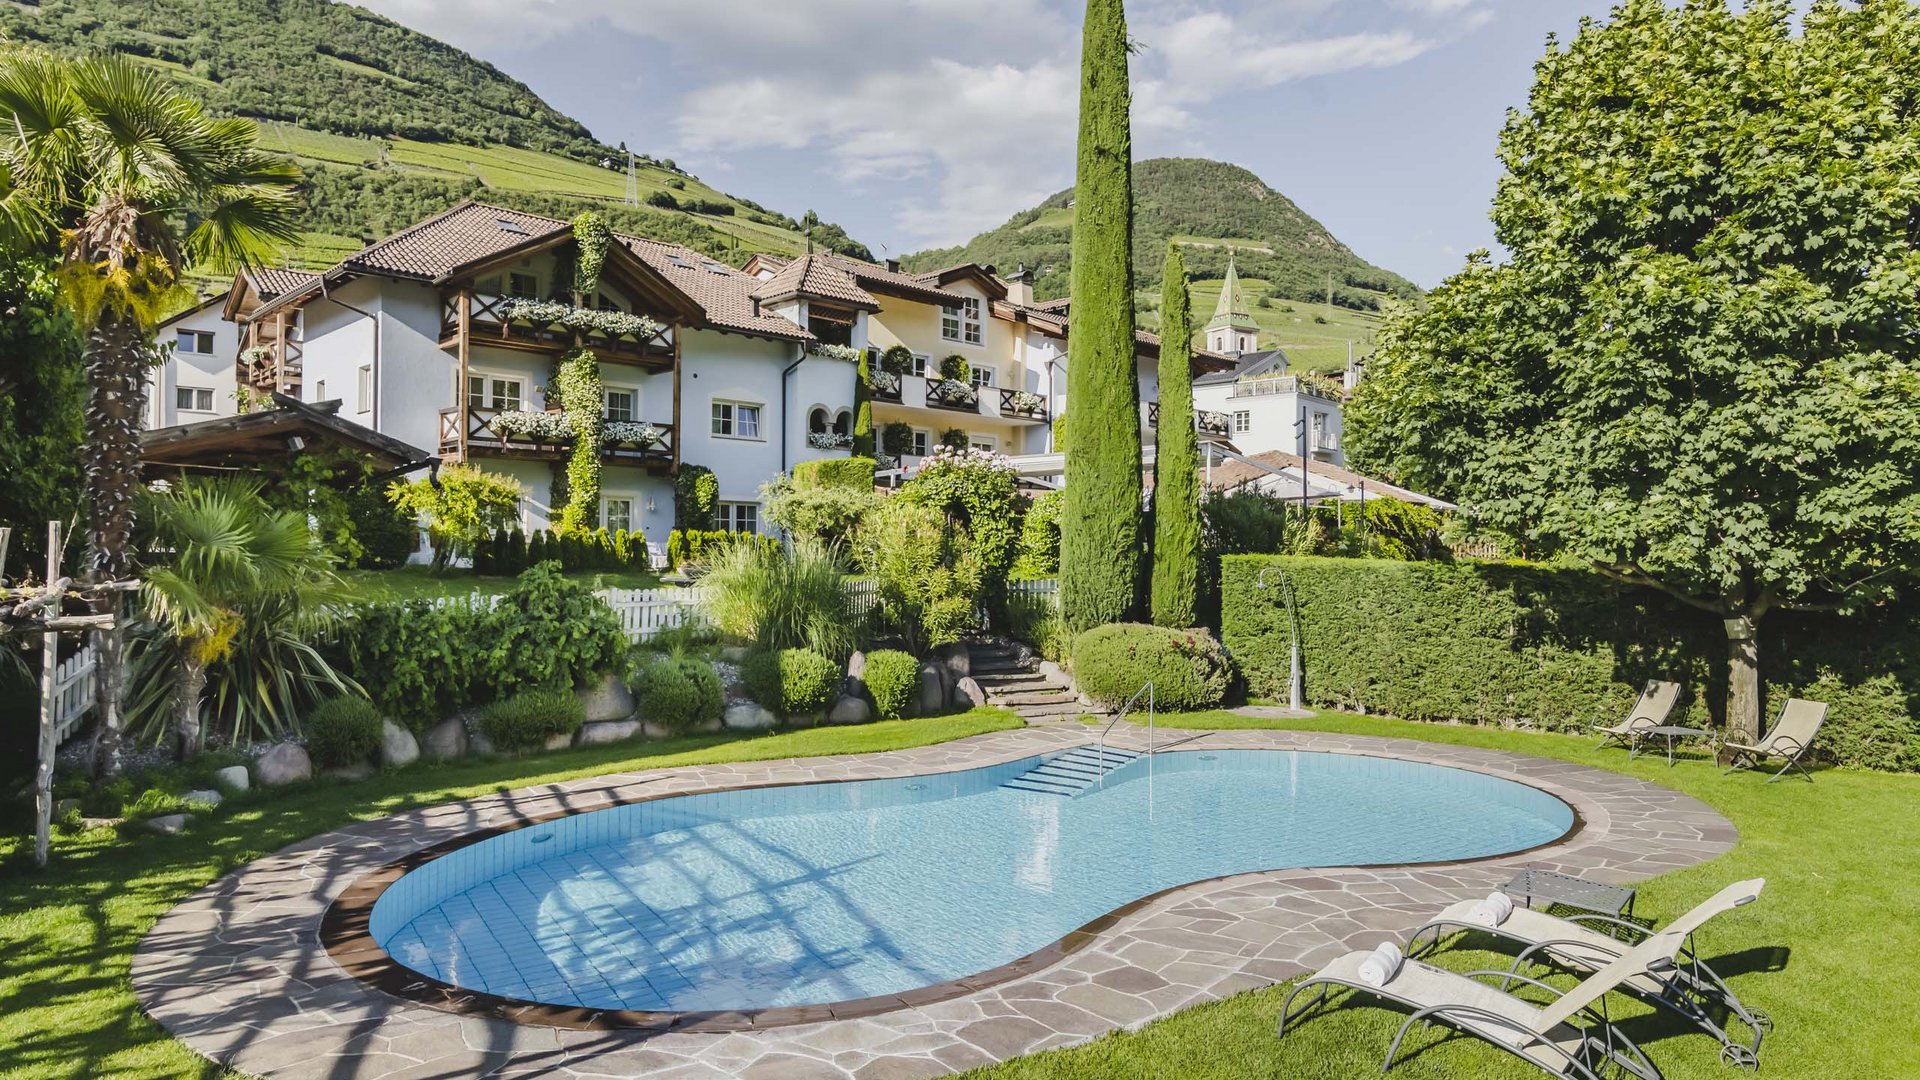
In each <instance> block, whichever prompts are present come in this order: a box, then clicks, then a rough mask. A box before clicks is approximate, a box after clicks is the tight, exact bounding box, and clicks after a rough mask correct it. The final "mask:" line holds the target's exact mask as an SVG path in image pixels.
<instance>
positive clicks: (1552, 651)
mask: <svg viewBox="0 0 1920 1080" xmlns="http://www.w3.org/2000/svg"><path fill="white" fill-rule="evenodd" d="M1270 567H1271V568H1278V569H1281V570H1284V571H1285V572H1286V574H1287V577H1288V579H1289V580H1290V581H1291V582H1292V584H1293V588H1294V593H1295V596H1296V599H1297V601H1298V607H1299V612H1300V621H1301V639H1302V645H1303V647H1304V651H1305V660H1306V680H1305V681H1306V696H1307V701H1308V702H1309V703H1310V704H1313V705H1316V706H1320V707H1327V708H1344V709H1358V708H1364V709H1366V710H1367V711H1369V712H1377V713H1384V714H1386V715H1389V716H1397V717H1400V718H1402V719H1408V720H1444V721H1453V722H1465V723H1479V724H1502V725H1507V726H1517V727H1531V728H1541V729H1545V730H1557V731H1576V730H1580V729H1582V728H1584V727H1585V726H1586V725H1588V724H1591V723H1594V722H1596V721H1613V720H1618V719H1619V718H1620V717H1621V716H1623V715H1625V712H1626V709H1627V708H1628V706H1630V705H1631V704H1632V703H1633V699H1634V696H1635V694H1637V693H1638V691H1639V688H1640V686H1641V685H1643V684H1644V683H1645V682H1646V681H1647V680H1648V679H1656V678H1657V679H1677V680H1679V681H1680V683H1681V684H1682V686H1683V687H1685V696H1684V697H1683V698H1682V705H1681V707H1680V708H1679V709H1678V710H1677V711H1676V713H1675V719H1676V721H1677V722H1680V723H1692V724H1696V725H1702V726H1704V725H1715V724H1719V723H1721V722H1722V721H1723V719H1724V712H1723V710H1724V707H1725V701H1726V680H1725V667H1726V649H1727V645H1726V639H1725V637H1724V634H1723V632H1722V630H1721V627H1720V625H1719V623H1718V622H1717V621H1715V620H1714V618H1713V617H1712V616H1711V615H1709V614H1706V613H1703V612H1698V611H1695V610H1694V609H1692V608H1689V607H1686V606H1684V605H1682V604H1681V603H1680V602H1679V601H1676V600H1673V599H1671V598H1669V597H1667V596H1666V595H1665V594H1663V593H1659V592H1657V591H1655V590H1652V589H1643V588H1638V587H1634V586H1629V585H1623V584H1621V583H1619V582H1616V581H1612V580H1610V579H1608V578H1605V577H1602V576H1601V575H1599V574H1596V573H1593V572H1590V571H1586V570H1580V569H1571V568H1549V567H1543V566H1535V565H1527V564H1520V563H1440V562H1397V561H1388V560H1383V559H1326V558H1298V557H1289V556H1269V557H1256V556H1238V557H1228V558H1227V559H1226V560H1224V565H1223V569H1222V591H1223V604H1222V620H1221V626H1222V631H1223V636H1224V638H1225V641H1226V644H1227V647H1228V648H1230V649H1231V650H1232V651H1233V655H1234V657H1235V659H1236V660H1238V662H1239V663H1240V666H1241V670H1242V672H1243V673H1244V674H1245V676H1246V680H1247V684H1248V690H1249V692H1250V693H1252V694H1255V695H1258V696H1262V697H1282V696H1284V695H1285V693H1286V680H1287V664H1288V647H1289V638H1288V631H1287V618H1286V610H1285V608H1284V607H1282V606H1281V605H1280V603H1279V602H1278V597H1279V593H1278V591H1277V588H1270V589H1267V590H1259V589H1256V588H1255V587H1254V585H1255V582H1256V580H1257V579H1258V577H1259V574H1260V572H1261V571H1262V570H1265V569H1268V568H1270ZM1268 577H1269V584H1270V585H1272V584H1274V582H1273V575H1271V574H1269V575H1268ZM1913 611H1914V608H1913V606H1912V605H1911V604H1910V603H1897V604H1888V605H1886V606H1884V607H1882V608H1879V609H1875V610H1872V611H1869V612H1866V613H1863V614H1859V615H1853V616H1839V615H1830V614H1809V613H1797V612H1776V613H1774V614H1772V615H1769V616H1767V618H1766V620H1764V621H1763V622H1762V623H1761V631H1760V633H1761V639H1760V664H1761V674H1762V676H1763V678H1764V680H1765V683H1766V696H1767V711H1768V719H1769V720H1770V719H1771V717H1772V715H1773V714H1775V713H1777V712H1778V710H1779V707H1780V703H1781V702H1783V701H1785V700H1786V699H1787V698H1788V697H1802V698H1808V699H1811V700H1814V701H1824V702H1826V703H1827V704H1828V706H1829V707H1830V711H1829V713H1828V718H1827V725H1826V727H1825V728H1824V729H1823V730H1822V731H1821V733H1820V739H1819V742H1818V744H1817V746H1816V751H1817V752H1818V753H1820V754H1821V755H1822V756H1825V757H1828V758H1830V759H1832V760H1834V761H1836V762H1839V763H1840V764H1843V765H1855V766H1861V767H1866V768H1876V769H1899V770H1915V769H1920V719H1916V717H1915V713H1914V710H1913V708H1912V707H1911V704H1910V703H1911V702H1912V701H1914V700H1917V699H1920V622H1916V620H1915V618H1914V616H1913V614H1912V612H1913Z"/></svg>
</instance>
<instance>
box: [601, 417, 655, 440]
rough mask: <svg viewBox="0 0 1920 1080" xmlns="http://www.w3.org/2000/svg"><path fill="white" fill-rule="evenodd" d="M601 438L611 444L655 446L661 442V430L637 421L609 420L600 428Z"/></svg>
mask: <svg viewBox="0 0 1920 1080" xmlns="http://www.w3.org/2000/svg"><path fill="white" fill-rule="evenodd" d="M600 437H601V439H602V440H604V441H605V442H609V443H631V444H634V445H636V446H654V445H657V444H658V443H659V442H660V429H658V428H656V427H654V426H653V425H652V424H647V423H642V422H640V421H636V420H609V421H607V422H606V423H604V424H602V425H601V426H600Z"/></svg>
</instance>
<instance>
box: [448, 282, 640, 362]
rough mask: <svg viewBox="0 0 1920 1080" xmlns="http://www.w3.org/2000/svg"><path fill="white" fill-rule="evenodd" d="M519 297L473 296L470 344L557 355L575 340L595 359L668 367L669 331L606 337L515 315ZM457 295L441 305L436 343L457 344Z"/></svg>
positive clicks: (594, 330)
mask: <svg viewBox="0 0 1920 1080" xmlns="http://www.w3.org/2000/svg"><path fill="white" fill-rule="evenodd" d="M519 300H520V298H518V297H511V296H491V295H486V294H481V293H475V294H474V295H473V297H472V304H473V306H472V308H471V309H470V310H469V312H468V320H469V323H470V325H471V327H472V337H471V340H472V342H473V343H475V344H483V345H484V344H487V343H489V341H492V342H497V343H499V344H502V345H506V346H509V347H513V348H522V349H536V350H540V351H543V352H560V351H564V350H566V349H570V348H572V347H573V344H574V338H575V335H578V336H579V338H580V340H581V341H582V342H583V343H584V344H585V345H586V347H587V348H589V349H592V350H593V351H594V353H595V355H597V356H598V357H599V358H600V359H602V360H612V361H616V362H618V361H625V362H627V363H635V364H646V365H671V364H672V362H673V327H671V326H662V327H660V328H659V329H658V330H657V331H656V332H654V333H653V334H651V335H649V336H646V337H644V338H643V337H642V336H640V335H639V334H636V333H620V334H614V333H609V332H607V331H606V330H604V329H600V328H597V327H586V328H581V327H576V326H570V325H567V324H566V323H564V322H560V321H549V320H546V319H533V318H529V317H526V316H524V315H522V314H520V313H518V312H516V311H515V310H513V309H514V308H515V306H516V303H517V302H518V301H519ZM459 332H460V296H459V294H458V293H452V294H449V295H447V296H446V297H444V298H443V299H442V302H441V305H440V339H441V340H442V341H443V342H452V341H456V340H458V335H459Z"/></svg>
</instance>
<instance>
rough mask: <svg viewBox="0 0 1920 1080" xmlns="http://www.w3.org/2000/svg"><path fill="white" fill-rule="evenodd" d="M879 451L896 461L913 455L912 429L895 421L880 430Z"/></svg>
mask: <svg viewBox="0 0 1920 1080" xmlns="http://www.w3.org/2000/svg"><path fill="white" fill-rule="evenodd" d="M880 449H881V450H883V451H885V452H886V453H887V454H889V455H891V456H892V457H894V458H896V459H898V458H902V457H905V456H906V455H908V454H911V453H913V428H911V427H909V426H908V425H906V424H904V423H902V422H900V421H898V420H895V421H893V422H891V423H889V424H887V426H885V427H883V428H881V429H880Z"/></svg>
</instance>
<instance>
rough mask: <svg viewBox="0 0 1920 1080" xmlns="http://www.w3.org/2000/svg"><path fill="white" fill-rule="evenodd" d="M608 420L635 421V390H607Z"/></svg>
mask: <svg viewBox="0 0 1920 1080" xmlns="http://www.w3.org/2000/svg"><path fill="white" fill-rule="evenodd" d="M607 420H608V421H609V422H611V423H631V422H632V421H633V391H631V390H609V391H607ZM609 527H611V526H609Z"/></svg>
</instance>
